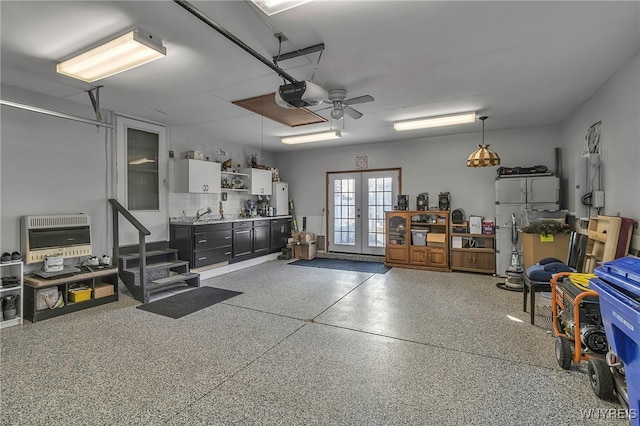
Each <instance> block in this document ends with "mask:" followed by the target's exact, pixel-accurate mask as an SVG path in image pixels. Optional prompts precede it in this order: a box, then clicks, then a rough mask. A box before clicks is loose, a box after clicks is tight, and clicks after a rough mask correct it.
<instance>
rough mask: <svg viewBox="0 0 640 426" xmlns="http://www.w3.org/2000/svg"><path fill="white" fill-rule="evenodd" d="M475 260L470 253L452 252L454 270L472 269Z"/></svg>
mask: <svg viewBox="0 0 640 426" xmlns="http://www.w3.org/2000/svg"><path fill="white" fill-rule="evenodd" d="M472 265H473V259H472V258H471V253H469V252H468V251H458V250H451V267H452V268H471V267H473V266H472Z"/></svg>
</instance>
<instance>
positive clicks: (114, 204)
mask: <svg viewBox="0 0 640 426" xmlns="http://www.w3.org/2000/svg"><path fill="white" fill-rule="evenodd" d="M109 204H111V211H112V213H113V261H114V262H118V261H119V259H120V234H119V226H118V225H119V221H120V216H119V215H118V213H120V214H121V215H122V216H124V218H125V219H127V221H128V222H129V223H130V224H132V225H133V226H134V227H135V228H136V229H137V230H138V254H139V256H140V286H141V288H142V291H143V294H144V288H145V270H146V268H147V253H146V252H147V246H146V243H145V237H146V236H147V235H151V232H150V231H149V230H148V229H147V228H145V227H144V225H143V224H141V223H140V222H139V221H138V219H136V218H135V217H133V215H132V214H131V212H130V211H129V210H127V209H125V208H124V206H123V205H122V204H120V203H119V202H118V200H116V199H113V198H109Z"/></svg>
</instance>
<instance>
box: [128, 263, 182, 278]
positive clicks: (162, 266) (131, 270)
mask: <svg viewBox="0 0 640 426" xmlns="http://www.w3.org/2000/svg"><path fill="white" fill-rule="evenodd" d="M186 265H189V262H188V261H187V260H170V261H168V262H158V263H148V264H147V265H146V270H147V271H150V270H157V269H171V268H176V267H178V266H186ZM122 272H126V273H129V274H134V275H136V274H140V267H139V265H138V266H134V267H133V268H127V269H123V270H122Z"/></svg>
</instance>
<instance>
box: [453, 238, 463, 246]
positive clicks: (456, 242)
mask: <svg viewBox="0 0 640 426" xmlns="http://www.w3.org/2000/svg"><path fill="white" fill-rule="evenodd" d="M451 248H462V237H451Z"/></svg>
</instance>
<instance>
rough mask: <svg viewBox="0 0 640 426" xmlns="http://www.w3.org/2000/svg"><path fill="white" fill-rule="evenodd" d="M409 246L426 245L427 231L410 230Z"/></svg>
mask: <svg viewBox="0 0 640 426" xmlns="http://www.w3.org/2000/svg"><path fill="white" fill-rule="evenodd" d="M411 244H412V245H414V246H425V245H427V231H425V230H423V229H412V230H411Z"/></svg>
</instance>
